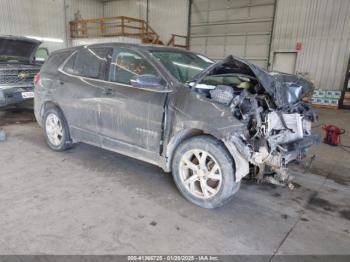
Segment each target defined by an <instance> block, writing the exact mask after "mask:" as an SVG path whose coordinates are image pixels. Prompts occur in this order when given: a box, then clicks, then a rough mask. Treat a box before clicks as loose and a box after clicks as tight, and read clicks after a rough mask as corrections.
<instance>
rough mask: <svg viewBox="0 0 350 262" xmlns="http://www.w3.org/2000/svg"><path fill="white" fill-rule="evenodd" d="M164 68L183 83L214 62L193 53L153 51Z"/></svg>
mask: <svg viewBox="0 0 350 262" xmlns="http://www.w3.org/2000/svg"><path fill="white" fill-rule="evenodd" d="M152 54H153V56H154V57H156V58H157V59H158V60H159V61H160V62H161V63H162V64H163V65H164V67H165V68H166V69H167V70H168V71H169V72H170V73H171V74H172V75H173V76H174V77H175V78H176V79H177V80H179V81H180V82H182V83H185V82H188V81H189V80H191V79H192V78H193V77H194V76H195V75H197V74H198V73H200V72H201V71H203V70H204V69H206V68H207V67H209V66H210V65H211V64H213V63H214V62H213V61H212V60H210V59H209V58H207V57H205V56H202V55H198V54H195V53H188V52H181V51H153V52H152Z"/></svg>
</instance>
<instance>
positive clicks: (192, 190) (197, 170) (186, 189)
mask: <svg viewBox="0 0 350 262" xmlns="http://www.w3.org/2000/svg"><path fill="white" fill-rule="evenodd" d="M172 173H173V176H174V181H175V184H176V186H177V188H178V189H179V190H180V192H181V193H182V195H183V196H184V197H185V198H186V199H187V200H189V201H190V202H192V203H193V204H195V205H198V206H200V207H203V208H217V207H220V206H223V205H225V204H226V203H227V202H229V201H230V200H231V199H232V197H233V195H234V194H235V193H236V192H237V191H238V189H239V187H240V182H235V169H234V161H233V159H232V157H231V155H230V154H229V152H228V151H227V149H226V148H225V146H224V145H223V144H222V143H221V142H220V141H218V140H217V139H215V138H212V137H210V136H198V137H194V138H190V139H188V140H185V141H184V142H183V143H182V144H180V145H179V147H178V148H177V149H176V151H175V154H174V159H173V163H172Z"/></svg>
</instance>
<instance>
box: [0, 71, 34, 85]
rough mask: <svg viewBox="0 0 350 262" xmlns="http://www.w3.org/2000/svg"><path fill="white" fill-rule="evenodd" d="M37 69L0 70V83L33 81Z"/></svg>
mask: <svg viewBox="0 0 350 262" xmlns="http://www.w3.org/2000/svg"><path fill="white" fill-rule="evenodd" d="M38 72H39V70H37V69H22V70H21V69H9V70H1V71H0V85H9V84H27V83H31V82H32V81H33V78H34V76H35V75H36V74H37V73H38Z"/></svg>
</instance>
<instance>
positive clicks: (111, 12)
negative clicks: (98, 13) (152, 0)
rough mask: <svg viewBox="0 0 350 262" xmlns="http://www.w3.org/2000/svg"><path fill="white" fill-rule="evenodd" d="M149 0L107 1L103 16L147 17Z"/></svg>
mask: <svg viewBox="0 0 350 262" xmlns="http://www.w3.org/2000/svg"><path fill="white" fill-rule="evenodd" d="M146 12H147V0H118V1H109V2H105V3H104V6H103V16H104V17H113V16H130V17H134V18H139V19H146Z"/></svg>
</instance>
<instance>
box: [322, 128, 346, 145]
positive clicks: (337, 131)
mask: <svg viewBox="0 0 350 262" xmlns="http://www.w3.org/2000/svg"><path fill="white" fill-rule="evenodd" d="M322 129H323V130H324V131H325V136H324V138H323V142H324V143H326V144H328V145H332V146H337V145H339V144H340V135H342V134H344V133H345V130H344V129H342V128H339V127H337V126H335V125H324V126H323V127H322Z"/></svg>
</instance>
